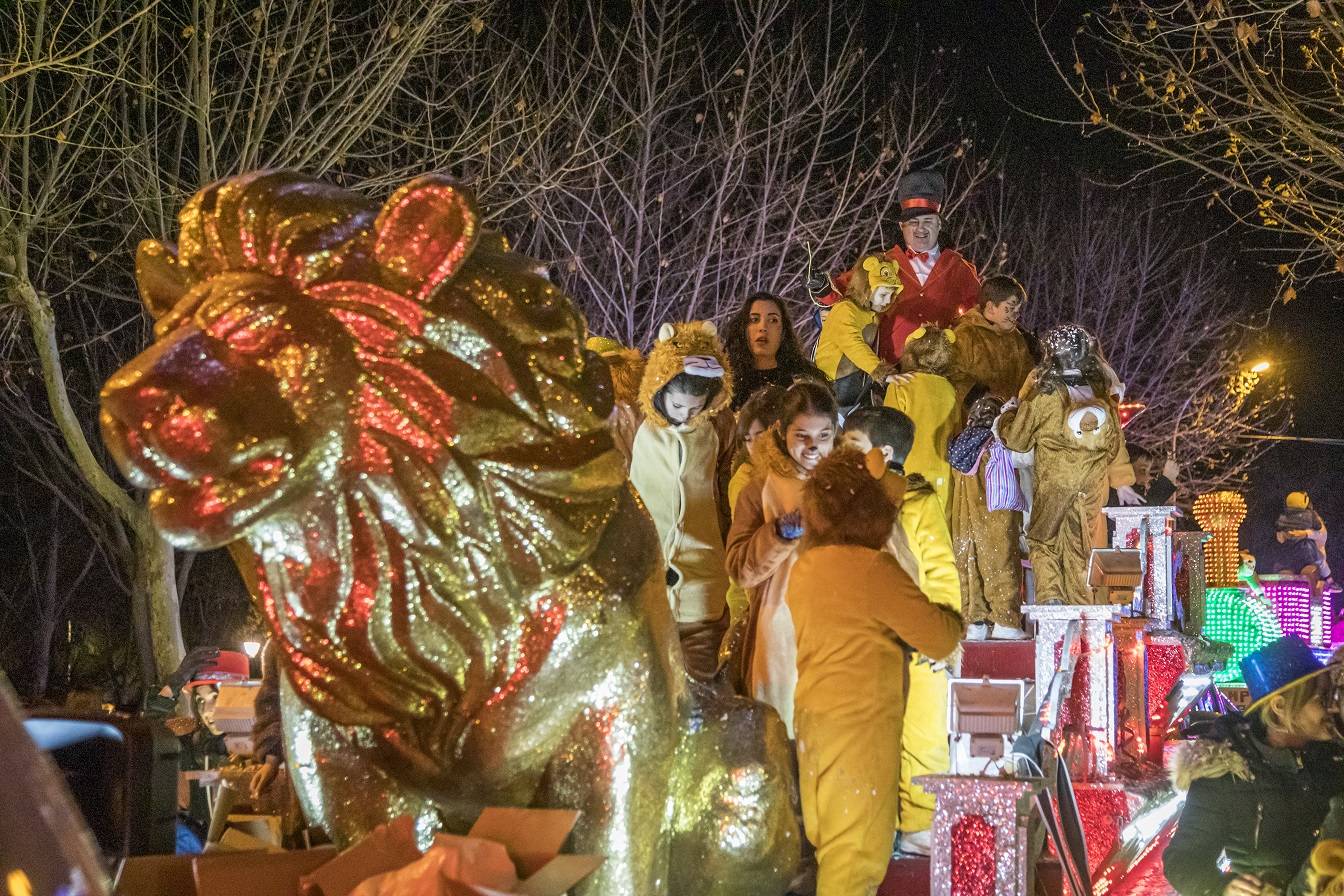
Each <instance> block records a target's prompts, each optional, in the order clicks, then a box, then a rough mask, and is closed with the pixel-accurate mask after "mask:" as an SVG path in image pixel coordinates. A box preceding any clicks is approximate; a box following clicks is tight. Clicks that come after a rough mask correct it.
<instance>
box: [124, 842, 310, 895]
mask: <svg viewBox="0 0 1344 896" xmlns="http://www.w3.org/2000/svg"><path fill="white" fill-rule="evenodd" d="M335 857H336V848H335V847H334V846H319V847H317V848H316V849H300V850H294V851H292V852H273V853H272V852H223V853H212V854H210V855H200V856H134V857H132V858H130V859H127V860H126V862H125V864H124V865H123V866H122V872H121V876H120V877H119V878H118V880H117V889H116V896H238V894H240V893H245V894H247V896H298V893H299V880H300V879H301V878H302V877H303V875H305V874H307V873H309V872H310V871H313V870H314V869H316V868H318V867H320V866H321V865H325V864H326V863H328V862H330V861H331V860H332V859H333V858H335Z"/></svg>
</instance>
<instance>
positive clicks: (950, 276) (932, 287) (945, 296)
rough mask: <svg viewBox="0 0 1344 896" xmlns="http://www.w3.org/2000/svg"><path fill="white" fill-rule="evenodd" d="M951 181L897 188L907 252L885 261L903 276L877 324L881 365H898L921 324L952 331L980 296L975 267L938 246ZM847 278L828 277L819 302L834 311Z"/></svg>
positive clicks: (921, 176)
mask: <svg viewBox="0 0 1344 896" xmlns="http://www.w3.org/2000/svg"><path fill="white" fill-rule="evenodd" d="M946 193H947V182H946V181H945V180H944V179H943V176H942V175H941V174H939V173H938V172H937V171H911V172H909V173H907V174H906V175H905V176H904V177H902V178H901V179H900V182H899V183H898V184H897V185H896V195H897V199H898V200H899V201H900V203H901V236H902V239H903V242H904V243H905V246H904V247H901V246H893V247H892V248H891V249H889V250H887V253H886V257H887V258H888V259H889V260H891V261H894V262H896V263H897V265H898V266H899V267H900V271H901V291H900V293H899V295H898V297H897V300H896V304H895V305H893V306H892V307H891V308H890V309H888V310H887V311H886V312H885V313H884V314H883V315H882V316H881V318H879V320H878V346H877V353H878V355H879V356H880V357H881V358H882V360H883V361H889V362H893V363H894V362H895V361H897V360H898V359H899V358H900V356H901V351H902V350H903V349H904V347H905V337H906V336H909V335H910V334H911V333H912V332H914V331H915V330H916V329H918V328H919V327H920V325H922V324H926V323H930V324H937V325H938V326H940V327H950V326H952V324H953V323H954V322H955V321H956V319H957V318H958V317H960V316H961V313H962V312H963V311H966V310H967V309H968V308H974V307H975V305H976V300H977V298H978V296H979V295H980V278H979V276H977V275H976V272H975V267H974V266H973V265H972V264H971V263H970V262H969V261H967V260H966V259H965V258H962V257H961V255H960V253H958V252H957V251H956V250H955V249H944V248H942V247H941V246H940V245H939V244H938V236H939V233H940V232H941V230H942V225H943V219H942V215H941V209H942V207H943V198H944V196H945V195H946ZM845 279H847V276H846V275H842V276H841V277H837V278H835V279H834V280H833V281H832V280H831V278H825V284H824V285H823V290H824V289H825V288H826V287H830V291H829V294H826V295H823V296H821V297H819V298H818V299H817V301H818V302H820V303H821V304H822V305H825V306H828V307H829V306H830V305H833V304H834V303H836V302H838V301H840V299H841V298H842V297H843V293H844V289H845V283H844V282H843V281H844V280H845Z"/></svg>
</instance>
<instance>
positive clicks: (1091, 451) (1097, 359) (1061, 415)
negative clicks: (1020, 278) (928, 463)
mask: <svg viewBox="0 0 1344 896" xmlns="http://www.w3.org/2000/svg"><path fill="white" fill-rule="evenodd" d="M1041 352H1042V355H1043V359H1042V361H1041V365H1040V366H1039V367H1037V368H1036V370H1034V371H1033V372H1032V374H1031V376H1029V377H1027V381H1026V383H1025V384H1023V386H1022V394H1021V397H1020V399H1015V400H1014V401H1011V402H1009V403H1008V405H1007V406H1006V407H1005V409H1004V411H1003V413H1002V414H1000V415H999V419H998V420H997V421H996V422H995V424H994V429H995V432H996V433H997V434H998V436H999V439H1000V441H1002V442H1003V444H1004V445H1005V446H1006V447H1007V448H1008V449H1009V450H1011V451H1020V452H1026V451H1032V450H1035V452H1036V462H1035V476H1034V482H1033V483H1032V491H1033V494H1032V502H1031V522H1030V523H1028V524H1027V547H1028V552H1029V556H1030V558H1031V567H1032V572H1033V574H1034V576H1035V579H1036V602H1037V603H1038V604H1091V603H1094V596H1093V594H1092V589H1091V588H1090V586H1089V585H1088V583H1087V559H1088V556H1089V554H1090V552H1091V548H1092V542H1093V531H1094V529H1095V528H1096V527H1097V526H1098V525H1100V523H1099V519H1100V517H1101V507H1102V504H1103V503H1104V502H1105V500H1106V489H1107V486H1108V481H1109V480H1108V472H1109V470H1110V468H1111V464H1112V462H1113V461H1114V460H1115V458H1116V456H1117V455H1118V454H1119V453H1120V447H1121V445H1122V444H1123V438H1122V436H1121V433H1120V418H1119V417H1118V416H1117V414H1116V409H1115V401H1114V400H1113V399H1112V398H1111V392H1110V388H1109V383H1108V379H1107V376H1106V373H1105V371H1104V370H1103V368H1102V362H1101V355H1100V353H1099V352H1098V350H1097V344H1096V340H1095V339H1093V338H1092V336H1091V334H1089V333H1088V332H1087V331H1086V330H1084V329H1083V328H1082V327H1080V326H1078V325H1077V324H1062V325H1060V326H1057V327H1054V328H1052V329H1051V330H1050V331H1049V332H1047V333H1046V334H1045V336H1043V337H1042V338H1041ZM1019 402H1020V404H1019Z"/></svg>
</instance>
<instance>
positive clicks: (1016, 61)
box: [890, 0, 1344, 575]
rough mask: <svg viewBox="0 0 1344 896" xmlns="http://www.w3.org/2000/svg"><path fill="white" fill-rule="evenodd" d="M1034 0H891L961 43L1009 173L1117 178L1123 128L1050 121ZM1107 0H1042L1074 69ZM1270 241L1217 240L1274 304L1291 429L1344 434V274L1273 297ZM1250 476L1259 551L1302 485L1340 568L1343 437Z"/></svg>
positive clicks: (1067, 104)
mask: <svg viewBox="0 0 1344 896" xmlns="http://www.w3.org/2000/svg"><path fill="white" fill-rule="evenodd" d="M1028 3H1029V0H1028V2H1015V0H972V2H967V3H904V2H895V3H892V4H890V6H891V8H893V9H894V10H895V13H896V18H897V20H898V21H900V22H901V23H903V27H912V26H915V27H919V28H920V29H921V32H922V34H923V35H924V36H925V43H926V44H928V45H931V46H937V45H943V46H946V47H948V48H956V50H957V53H958V55H959V56H960V58H961V62H960V64H961V67H962V77H961V80H960V83H961V86H962V99H963V101H964V106H965V108H966V110H967V113H968V114H969V115H970V116H971V117H973V118H974V119H975V121H976V123H977V127H978V130H979V132H980V136H981V139H982V140H986V139H992V138H994V137H996V136H998V135H1000V134H1002V136H1003V138H1004V140H1005V144H1006V149H1007V153H1008V159H1009V161H1008V176H1009V177H1012V176H1013V174H1014V172H1015V171H1021V172H1023V174H1024V175H1025V176H1035V172H1036V171H1040V170H1044V171H1045V172H1047V173H1058V174H1059V175H1060V176H1061V177H1070V178H1072V177H1073V176H1076V174H1077V173H1079V172H1081V173H1083V174H1084V175H1085V176H1087V177H1088V178H1089V179H1094V180H1096V181H1097V182H1099V183H1104V184H1114V183H1117V182H1118V181H1120V180H1122V179H1123V178H1125V177H1127V176H1129V175H1131V174H1133V173H1136V172H1141V171H1142V170H1143V169H1144V162H1145V159H1144V157H1143V156H1141V155H1140V154H1139V153H1138V151H1137V150H1132V149H1130V148H1128V147H1127V146H1126V145H1125V144H1124V142H1123V141H1122V140H1120V139H1119V138H1118V137H1116V136H1114V135H1112V134H1109V133H1105V132H1098V131H1097V130H1096V129H1093V128H1088V129H1086V131H1084V129H1082V128H1080V127H1078V126H1077V125H1061V124H1056V123H1053V122H1052V121H1043V120H1041V118H1046V119H1056V120H1058V119H1065V120H1074V121H1076V120H1078V119H1079V118H1080V117H1081V115H1080V113H1079V110H1078V108H1077V106H1076V105H1075V103H1074V101H1073V98H1072V97H1071V96H1070V94H1069V93H1068V92H1067V90H1066V89H1065V88H1064V86H1063V85H1062V84H1061V83H1060V81H1059V77H1058V75H1057V74H1056V73H1055V71H1054V69H1053V68H1052V67H1051V65H1050V62H1049V57H1048V55H1047V53H1046V50H1045V49H1044V48H1043V47H1042V45H1041V42H1040V40H1039V38H1038V36H1037V33H1036V29H1035V26H1034V25H1033V20H1032V10H1031V7H1030V6H1029V5H1028ZM1109 5H1110V4H1109V3H1104V4H1101V3H1095V2H1093V3H1089V2H1082V0H1059V2H1054V0H1041V3H1040V7H1041V14H1042V17H1043V21H1044V23H1045V31H1046V39H1047V41H1048V42H1049V44H1050V45H1051V47H1052V48H1053V49H1055V51H1056V52H1058V53H1061V54H1062V58H1063V59H1065V60H1067V62H1066V64H1065V65H1064V68H1065V69H1066V70H1068V68H1069V67H1070V66H1071V64H1072V49H1071V47H1070V39H1071V38H1072V37H1073V35H1074V32H1075V30H1076V28H1077V26H1078V24H1079V22H1080V21H1081V18H1082V16H1083V14H1084V13H1085V12H1086V11H1088V10H1089V9H1099V8H1100V9H1105V8H1107V7H1109ZM975 10H978V11H979V14H978V15H977V14H976V13H975ZM915 23H917V25H915ZM1006 97H1009V98H1011V101H1010V100H1008V99H1006ZM1014 107H1017V108H1014ZM1037 116H1040V117H1039V118H1038V117H1037ZM1195 217H1196V218H1198V215H1196V216H1195ZM1228 224H1229V222H1228V221H1227V220H1226V219H1225V218H1221V219H1214V220H1198V221H1197V223H1196V224H1194V225H1193V226H1197V227H1200V228H1206V227H1207V228H1210V229H1212V230H1213V231H1219V230H1223V229H1224V228H1227V227H1228ZM1268 245H1269V244H1268V242H1267V237H1266V236H1265V235H1264V234H1263V233H1260V232H1257V231H1252V230H1249V229H1239V228H1229V229H1226V230H1225V232H1222V233H1221V234H1220V235H1219V236H1218V237H1217V238H1216V241H1215V242H1214V247H1215V252H1216V253H1217V254H1218V255H1219V256H1221V257H1225V258H1227V260H1228V263H1229V264H1233V263H1235V264H1236V268H1237V270H1238V273H1239V276H1240V278H1241V280H1242V282H1243V283H1244V288H1245V289H1246V291H1247V303H1248V308H1250V309H1253V310H1254V311H1257V312H1261V314H1260V317H1259V320H1260V322H1263V320H1264V312H1265V311H1269V314H1268V324H1267V326H1265V328H1264V330H1263V332H1262V333H1261V334H1260V335H1259V336H1258V337H1257V341H1259V342H1261V343H1262V344H1263V345H1264V346H1265V353H1266V355H1268V356H1270V357H1272V358H1273V359H1274V361H1275V365H1276V366H1275V370H1274V372H1273V374H1271V375H1272V376H1277V377H1282V378H1283V380H1284V381H1285V382H1286V384H1287V385H1288V387H1289V389H1290V390H1291V392H1292V394H1293V396H1294V417H1295V422H1294V425H1293V427H1292V429H1291V430H1290V433H1291V434H1292V435H1294V436H1300V437H1312V438H1333V439H1344V407H1342V406H1341V403H1344V396H1342V395H1341V393H1344V363H1342V362H1341V354H1340V353H1341V349H1344V338H1341V335H1342V328H1344V278H1331V279H1329V280H1322V281H1317V282H1315V283H1313V284H1311V285H1310V286H1308V287H1306V288H1305V289H1300V290H1299V296H1298V298H1297V299H1296V300H1295V301H1293V302H1291V303H1289V304H1288V305H1286V306H1285V305H1278V306H1277V307H1271V301H1272V298H1273V290H1274V287H1275V282H1276V276H1275V275H1274V273H1273V271H1272V267H1273V265H1274V264H1275V263H1277V261H1278V260H1280V259H1281V258H1286V256H1287V253H1284V254H1283V255H1281V256H1275V255H1273V254H1272V253H1263V252H1256V251H1254V250H1255V249H1257V248H1260V249H1263V248H1264V247H1266V246H1268ZM1270 248H1271V249H1272V246H1270ZM1270 259H1273V261H1271V260H1270ZM1257 296H1263V298H1262V299H1258V298H1257ZM1250 486H1251V487H1250V491H1249V493H1248V494H1247V500H1248V503H1249V505H1250V514H1249V516H1248V518H1247V521H1246V524H1245V525H1244V526H1243V528H1242V541H1243V545H1244V546H1246V547H1248V548H1250V549H1251V550H1253V551H1254V552H1255V553H1256V554H1257V556H1259V557H1260V558H1261V560H1262V562H1263V561H1264V560H1265V559H1267V557H1268V553H1269V552H1270V550H1271V546H1272V544H1273V537H1274V535H1273V522H1274V517H1275V516H1276V515H1277V513H1278V511H1279V508H1280V505H1281V503H1282V501H1283V497H1284V495H1285V494H1286V493H1287V492H1289V491H1292V490H1297V489H1305V490H1307V492H1308V493H1309V494H1311V496H1312V502H1313V504H1315V505H1316V506H1317V509H1318V510H1319V512H1320V513H1321V515H1322V516H1323V517H1324V518H1325V520H1326V523H1327V526H1330V524H1331V523H1332V522H1333V523H1334V526H1335V528H1336V530H1337V532H1336V534H1335V535H1334V536H1333V537H1332V538H1331V539H1330V541H1331V543H1330V546H1329V547H1330V557H1331V560H1332V565H1333V566H1334V568H1335V570H1337V571H1338V570H1341V569H1344V446H1322V445H1313V444H1307V443H1282V444H1279V445H1276V446H1275V447H1274V448H1273V449H1272V450H1271V451H1270V452H1269V453H1268V454H1266V455H1265V457H1264V458H1263V459H1262V460H1261V462H1260V464H1259V466H1258V468H1257V469H1256V470H1255V472H1254V473H1253V475H1252V478H1251V483H1250ZM1337 575H1338V572H1337Z"/></svg>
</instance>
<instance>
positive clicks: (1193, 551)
mask: <svg viewBox="0 0 1344 896" xmlns="http://www.w3.org/2000/svg"><path fill="white" fill-rule="evenodd" d="M1172 538H1173V541H1174V542H1175V546H1176V550H1177V551H1178V552H1180V555H1181V578H1182V579H1183V580H1184V582H1185V593H1184V594H1182V595H1181V596H1182V598H1183V599H1184V601H1185V628H1184V632H1185V634H1187V635H1189V636H1191V637H1198V636H1199V635H1201V634H1203V632H1204V590H1205V588H1207V587H1208V581H1207V577H1206V575H1205V573H1204V543H1205V542H1206V541H1208V540H1209V538H1210V536H1209V533H1207V532H1177V533H1176V534H1175V535H1174V536H1172Z"/></svg>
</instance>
